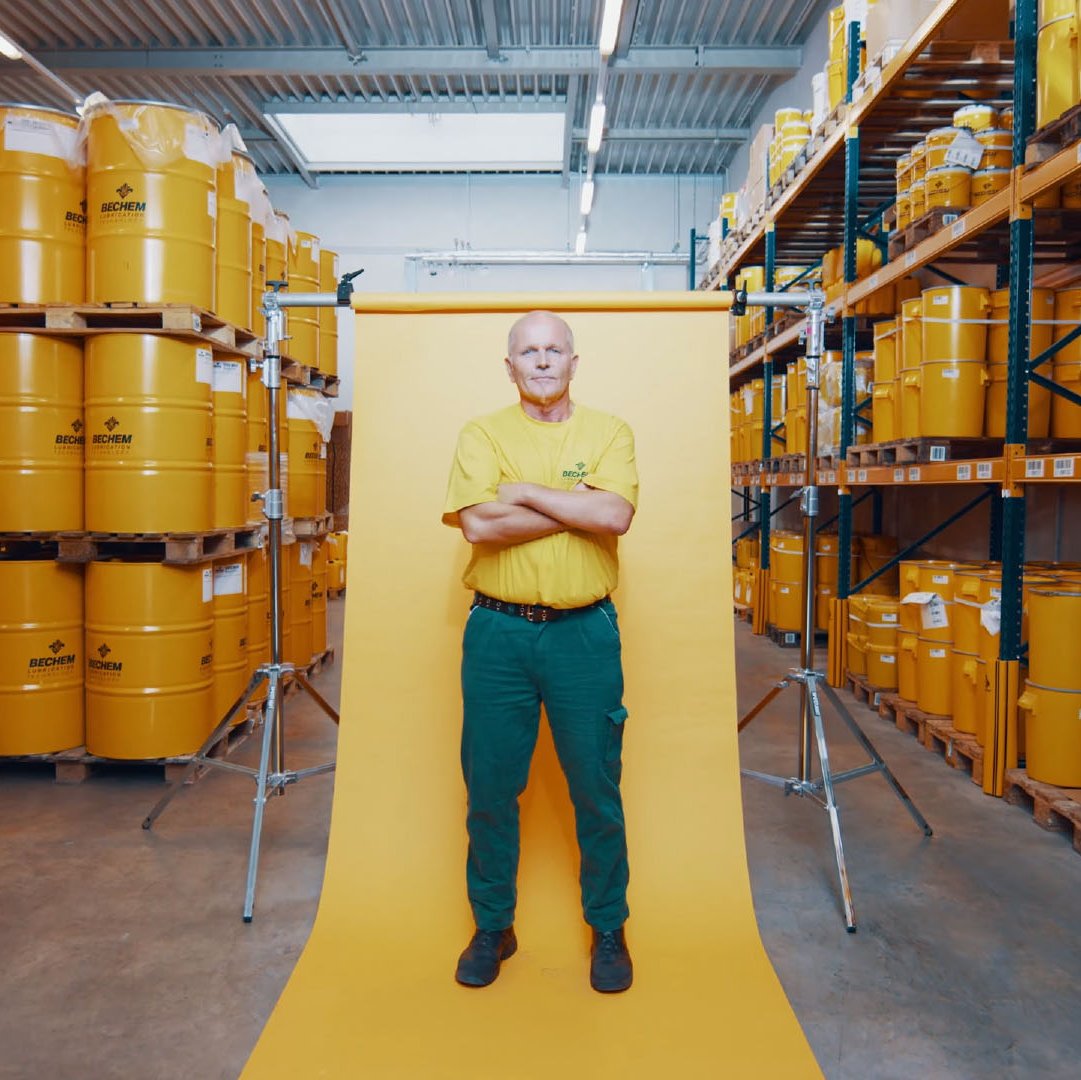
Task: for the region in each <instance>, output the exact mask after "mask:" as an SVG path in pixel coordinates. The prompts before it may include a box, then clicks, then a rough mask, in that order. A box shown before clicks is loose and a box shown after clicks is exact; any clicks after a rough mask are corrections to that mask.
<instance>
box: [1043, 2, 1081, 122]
mask: <svg viewBox="0 0 1081 1080" xmlns="http://www.w3.org/2000/svg"><path fill="white" fill-rule="evenodd" d="M1039 20H1040V28H1039V31H1038V32H1037V36H1036V127H1037V128H1042V127H1044V126H1045V125H1046V124H1049V123H1051V121H1052V120H1056V119H1058V117H1060V116H1061V115H1062V114H1063V113H1064V112H1066V111H1067V110H1068V109H1071V108H1073V106H1074V105H1076V104H1077V90H1078V58H1077V0H1040V16H1039Z"/></svg>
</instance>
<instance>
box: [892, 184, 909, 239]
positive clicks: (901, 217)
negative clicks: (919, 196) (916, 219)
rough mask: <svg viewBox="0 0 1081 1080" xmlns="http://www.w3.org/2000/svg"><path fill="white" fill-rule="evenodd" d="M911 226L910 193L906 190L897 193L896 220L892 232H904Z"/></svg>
mask: <svg viewBox="0 0 1081 1080" xmlns="http://www.w3.org/2000/svg"><path fill="white" fill-rule="evenodd" d="M911 224H912V192H911V191H909V189H908V188H905V189H904V191H899V192H898V193H897V219H896V221H895V222H894V226H893V227H894V231H896V232H904V230H905V229H907V228H908V227H909V225H911Z"/></svg>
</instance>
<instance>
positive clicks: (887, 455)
mask: <svg viewBox="0 0 1081 1080" xmlns="http://www.w3.org/2000/svg"><path fill="white" fill-rule="evenodd" d="M1001 456H1002V441H1001V440H1000V439H959V438H956V439H955V438H937V439H936V438H920V439H897V440H894V441H893V442H886V443H867V444H866V445H864V446H850V447H849V448H848V457H847V459H846V462H845V463H846V465H847V466H848V467H849V468H850V469H852V468H861V469H863V468H867V467H869V466H874V465H930V464H934V463H936V462H942V461H972V460H974V459H976V458H987V457H1001Z"/></svg>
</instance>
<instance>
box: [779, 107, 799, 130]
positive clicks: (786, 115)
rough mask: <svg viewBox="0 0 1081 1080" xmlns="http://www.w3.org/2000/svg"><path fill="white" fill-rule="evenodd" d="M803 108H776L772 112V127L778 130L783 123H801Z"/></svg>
mask: <svg viewBox="0 0 1081 1080" xmlns="http://www.w3.org/2000/svg"><path fill="white" fill-rule="evenodd" d="M802 123H803V110H802V109H795V108H783V109H777V110H776V112H774V114H773V127H774V129H775V130H777V131H780V130H781V129H782V128H783V127H784V126H785V124H802Z"/></svg>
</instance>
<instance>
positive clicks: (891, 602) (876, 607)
mask: <svg viewBox="0 0 1081 1080" xmlns="http://www.w3.org/2000/svg"><path fill="white" fill-rule="evenodd" d="M900 606H901V605H900V602H899V601H897V600H895V599H893V598H892V597H888V596H868V597H867V600H866V615H865V620H866V625H867V640H868V641H869V642H871V644H873V645H881V646H883V647H884V648H887V649H891V650H894V649H896V648H897V634H898V631H899V630H900V617H901V616H900V611H899V610H898V609H899V608H900Z"/></svg>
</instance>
